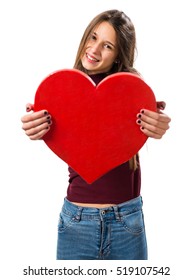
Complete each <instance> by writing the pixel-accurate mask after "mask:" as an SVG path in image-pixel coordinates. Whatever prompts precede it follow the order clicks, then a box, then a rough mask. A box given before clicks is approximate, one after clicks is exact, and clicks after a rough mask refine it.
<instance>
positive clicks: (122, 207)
mask: <svg viewBox="0 0 193 280" xmlns="http://www.w3.org/2000/svg"><path fill="white" fill-rule="evenodd" d="M135 49H136V37H135V29H134V26H133V23H132V22H131V20H130V18H128V16H127V15H126V14H125V13H123V12H121V11H118V10H109V11H106V12H103V13H101V14H99V15H97V16H96V17H95V18H94V19H93V20H92V21H91V22H90V24H89V25H88V27H87V28H86V30H85V32H84V34H83V37H82V40H81V42H80V46H79V49H78V52H77V57H76V60H75V64H74V68H75V69H79V70H81V71H83V72H84V73H86V74H88V75H89V76H90V77H91V78H92V79H93V81H94V82H95V83H96V84H98V83H99V82H100V81H101V80H102V79H103V78H105V77H106V76H108V75H110V74H112V73H116V72H131V73H135V74H138V72H137V71H136V69H134V67H133V64H134V55H135ZM157 107H158V108H157V112H152V111H149V110H146V109H145V108H141V111H140V112H139V113H138V114H137V116H136V123H137V125H139V129H141V131H142V132H143V133H144V134H146V135H147V136H148V137H152V138H155V139H160V138H162V136H163V135H164V134H165V132H166V130H167V129H168V128H169V122H170V118H169V117H168V116H167V115H165V114H163V112H162V111H161V110H163V109H164V107H165V103H164V102H158V103H157ZM45 109H46V108H45ZM26 110H27V112H29V111H31V110H33V105H31V104H27V108H26ZM21 120H22V122H23V127H22V128H23V129H24V130H25V133H26V134H27V136H29V138H30V139H32V140H36V139H41V138H42V137H43V136H44V135H45V134H46V133H48V132H49V130H50V129H51V124H52V121H51V115H50V114H49V112H47V111H46V110H41V111H39V112H32V113H31V114H27V115H25V116H23V117H22V119H21ZM101 160H102V159H101ZM93 168H94V166H93ZM68 169H69V185H68V189H67V195H66V197H65V199H64V204H63V207H62V210H61V213H60V220H59V225H58V244H57V259H58V260H88V259H89V260H96V259H98V260H100V259H105V260H146V259H147V242H146V235H145V226H144V219H143V212H142V198H141V195H140V189H141V176H140V162H139V157H138V155H135V156H134V157H133V158H132V159H130V160H129V161H128V162H126V163H124V164H122V165H120V166H118V167H116V168H114V169H113V170H111V171H110V172H108V173H107V174H105V175H104V176H102V177H101V178H99V179H98V180H96V181H95V182H94V183H92V184H87V183H86V182H85V181H84V180H83V179H82V178H81V177H80V176H79V174H77V173H76V172H75V171H74V170H73V169H72V168H71V167H70V166H69V168H68Z"/></svg>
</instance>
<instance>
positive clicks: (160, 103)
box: [156, 101, 166, 110]
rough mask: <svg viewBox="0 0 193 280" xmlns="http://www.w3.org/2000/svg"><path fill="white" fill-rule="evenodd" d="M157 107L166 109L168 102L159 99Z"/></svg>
mask: <svg viewBox="0 0 193 280" xmlns="http://www.w3.org/2000/svg"><path fill="white" fill-rule="evenodd" d="M156 104H157V109H160V110H164V109H165V108H166V103H165V102H164V101H157V102H156Z"/></svg>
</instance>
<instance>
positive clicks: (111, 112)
mask: <svg viewBox="0 0 193 280" xmlns="http://www.w3.org/2000/svg"><path fill="white" fill-rule="evenodd" d="M142 108H146V109H149V110H153V111H155V110H156V100H155V96H154V94H153V92H152V90H151V88H150V87H149V86H148V85H147V84H146V83H145V82H144V81H143V80H142V79H141V78H139V77H138V76H136V75H133V74H130V73H117V74H112V75H110V76H108V77H106V78H105V79H104V80H102V81H101V82H100V83H99V84H98V85H97V86H96V85H95V84H94V83H93V82H92V80H91V79H90V78H89V77H88V76H87V75H86V74H84V73H82V72H80V71H78V70H68V69H67V70H61V71H57V72H55V73H53V74H51V75H50V76H48V77H47V78H46V79H45V80H43V82H42V83H41V84H40V85H39V87H38V89H37V92H36V96H35V104H34V109H35V111H37V110H40V109H46V110H48V112H49V113H50V114H51V115H52V120H53V124H52V126H51V130H50V131H49V132H48V133H47V134H46V136H45V137H44V141H45V143H46V144H47V145H48V147H49V148H50V149H51V150H52V151H53V152H54V153H55V154H56V155H58V156H59V157H60V158H61V159H63V160H64V161H65V162H66V163H67V164H68V165H69V166H71V167H72V168H73V169H74V170H76V172H77V173H78V174H79V175H80V176H81V177H82V178H83V179H84V180H86V181H87V182H88V183H92V182H93V181H95V180H96V179H98V178H99V177H100V176H102V175H104V174H105V173H106V172H108V171H110V170H111V169H113V168H115V167H116V166H118V165H120V164H122V163H124V162H126V161H127V160H129V159H130V158H131V157H133V155H135V154H136V153H137V152H138V151H139V150H140V148H141V147H142V146H143V145H144V143H145V142H146V140H147V137H146V136H145V135H144V134H143V133H142V132H141V131H140V129H139V126H138V125H137V124H136V115H137V113H138V112H139V111H140V110H141V109H142Z"/></svg>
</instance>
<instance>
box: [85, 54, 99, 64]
mask: <svg viewBox="0 0 193 280" xmlns="http://www.w3.org/2000/svg"><path fill="white" fill-rule="evenodd" d="M86 57H87V58H88V59H89V60H90V61H93V62H99V60H98V59H96V58H95V57H93V56H90V55H89V54H88V53H87V54H86Z"/></svg>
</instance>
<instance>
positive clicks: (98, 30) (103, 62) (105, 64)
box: [81, 21, 118, 75]
mask: <svg viewBox="0 0 193 280" xmlns="http://www.w3.org/2000/svg"><path fill="white" fill-rule="evenodd" d="M117 54H118V50H117V42H116V32H115V30H114V28H113V27H112V26H111V25H110V24H109V23H108V22H106V21H103V22H102V23H100V24H99V25H97V26H96V27H95V28H94V30H93V31H92V32H91V34H90V36H89V38H88V41H87V43H86V46H85V48H84V52H83V55H82V58H81V62H82V65H83V67H84V68H85V69H86V70H87V71H88V74H90V75H91V74H98V73H106V72H108V71H109V70H110V69H111V68H112V65H113V63H114V62H115V60H116V57H117Z"/></svg>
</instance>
